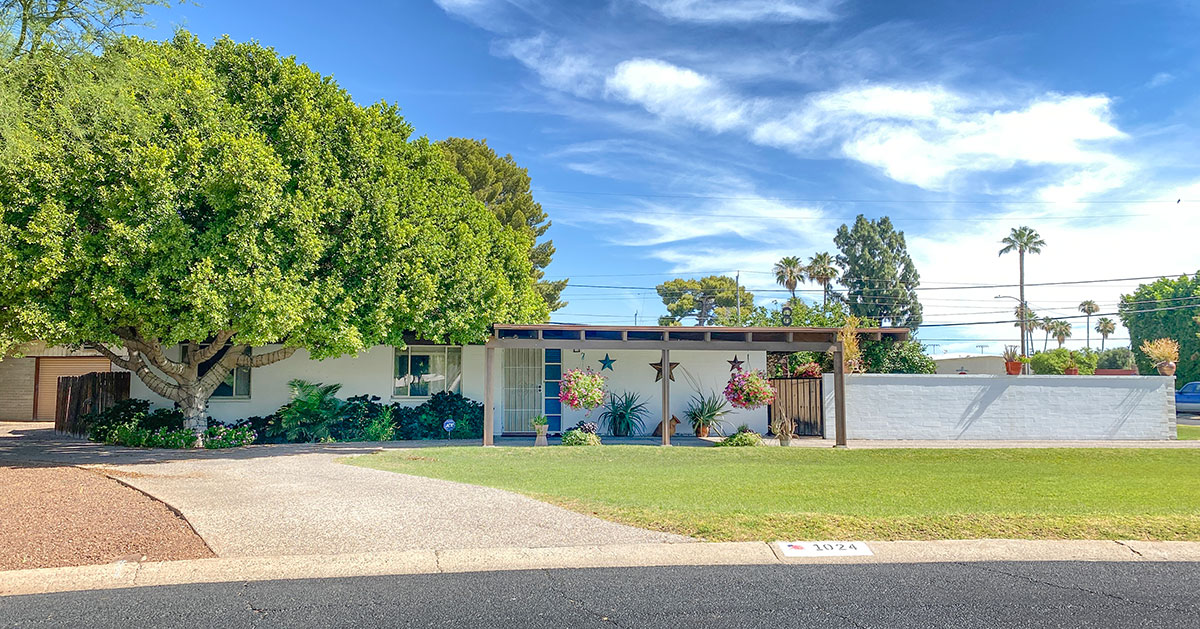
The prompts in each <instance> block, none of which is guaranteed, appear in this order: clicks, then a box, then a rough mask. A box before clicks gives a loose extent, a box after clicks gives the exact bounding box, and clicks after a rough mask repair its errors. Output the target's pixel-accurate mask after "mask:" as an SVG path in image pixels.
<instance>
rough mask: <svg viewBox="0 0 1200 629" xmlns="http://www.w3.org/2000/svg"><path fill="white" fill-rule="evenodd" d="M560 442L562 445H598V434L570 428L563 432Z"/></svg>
mask: <svg viewBox="0 0 1200 629" xmlns="http://www.w3.org/2000/svg"><path fill="white" fill-rule="evenodd" d="M562 444H563V445H564V446H598V445H600V435H597V434H596V433H594V432H584V431H582V430H576V429H574V428H572V429H570V430H568V431H566V432H564V433H563V435H562Z"/></svg>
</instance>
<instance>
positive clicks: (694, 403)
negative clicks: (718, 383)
mask: <svg viewBox="0 0 1200 629" xmlns="http://www.w3.org/2000/svg"><path fill="white" fill-rule="evenodd" d="M727 413H729V401H728V400H726V399H725V396H724V395H723V394H721V393H718V392H716V391H709V392H708V393H704V392H700V393H696V394H695V395H693V396H692V399H691V400H689V401H688V406H687V410H685V411H684V412H683V419H684V421H686V422H688V423H689V424H691V425H692V432H694V433H699V432H700V428H702V427H708V428H709V430H712V431H714V432H716V433H717V434H718V435H719V434H721V417H722V416H724V415H726V414H727Z"/></svg>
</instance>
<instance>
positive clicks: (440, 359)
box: [392, 345, 462, 397]
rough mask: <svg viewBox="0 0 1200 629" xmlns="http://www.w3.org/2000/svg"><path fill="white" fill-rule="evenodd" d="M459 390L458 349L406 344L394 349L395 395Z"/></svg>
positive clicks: (431, 393)
mask: <svg viewBox="0 0 1200 629" xmlns="http://www.w3.org/2000/svg"><path fill="white" fill-rule="evenodd" d="M443 391H445V392H447V393H461V392H462V348H459V347H438V346H428V345H427V346H409V347H406V348H404V349H397V350H396V361H395V380H394V383H393V389H392V395H394V396H396V397H429V396H431V395H433V394H435V393H442V392H443Z"/></svg>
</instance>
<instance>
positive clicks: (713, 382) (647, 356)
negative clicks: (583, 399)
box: [496, 350, 767, 435]
mask: <svg viewBox="0 0 1200 629" xmlns="http://www.w3.org/2000/svg"><path fill="white" fill-rule="evenodd" d="M605 354H608V356H609V357H610V358H613V359H615V360H616V362H615V363H613V368H612V370H608V369H605V370H603V371H600V359H601V358H604V355H605ZM737 356H738V358H740V359H741V360H743V361H745V365H744V366H743V368H745V369H765V368H766V366H767V353H766V352H740V353H738V354H737ZM733 357H734V354H733V352H716V351H700V350H672V351H671V362H673V363H679V366H677V367H676V368H675V381H674V382H672V383H671V414H673V415H675V416H676V417H678V418H679V420H680V424H679V426H677V427H676V428H675V431H676V434H684V435H690V434H692V427H691V426H690V425H688V424H687V422H686V420H684V418H683V413H684V411H685V410H687V407H688V402H689V400H690V399H691V398H692V396H694V395H696V393H697V390H698V388H699V389H701V390H703V391H704V392H705V393H707V392H708V391H716V392H717V394H718V395H720V394H721V393H722V392H723V391H724V390H725V383H727V382H728V381H729V369H730V366H729V363H728V362H727V361H729V360H731V359H732V358H733ZM562 360H563V372H564V373H565V372H566V371H567V370H568V369H584V368H587V367H590V368H591V369H592V370H593V371H595V372H597V373H601V374H602V375H604V377H605V378H606V380H607V382H608V384H607V390H608V391H609V392H612V393H616V394H617V395H620V394H621V393H624V392H625V391H634V392H636V393H637V394H638V395H640V396H641V401H643V402H645V403H646V406H647V408H648V410H649V416H648V417H647V419H646V421H645V428H646V431H645V432H646V434H650V433H651V432H653V431H654V428H655V427H656V426H657V425H658V422H659V421H660V420H661V419H662V382H655V381H654V376H655V371H654V368H653V367H651V366H650V363H652V362H653V363H656V362H659V361H660V360H662V354H661V352H659V351H657V350H621V351H608V352H605V351H596V350H586V351H579V352H573V351H571V350H564V351H563V353H562ZM601 411H602V409H595V410H593V411H592V412H591V414H590V416H589V415H588V414H587V413H586V412H585V411H582V410H579V411H573V410H570V409H566V408H564V409H563V419H562V427H563V429H564V430H565V429H567V428H570V427H572V426H574V425H575V424H576V423H578V422H580V421H585V420H586V421H594V422H597V423H599V416H600V412H601ZM723 422H724V426H723V431H724V433H725V434H729V433H731V432H732V431H734V430H736V429H737V427H738V425H740V424H747V425H748V426H750V428H751V429H753V430H756V431H758V432H766V430H767V409H766V407H763V408H759V409H755V410H745V409H735V408H733V407H730V412H729V414H727V415H725V416H724V418H723ZM496 432H497V434H499V432H500V428H499V426H497V431H496Z"/></svg>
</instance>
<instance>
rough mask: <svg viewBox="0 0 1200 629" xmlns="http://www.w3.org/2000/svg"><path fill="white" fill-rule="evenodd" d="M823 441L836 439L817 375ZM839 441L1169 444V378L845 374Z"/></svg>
mask: <svg viewBox="0 0 1200 629" xmlns="http://www.w3.org/2000/svg"><path fill="white" fill-rule="evenodd" d="M824 385H825V389H824V392H825V409H824V410H825V436H826V438H828V439H834V438H836V436H837V433H836V422H835V415H834V397H833V393H834V387H833V376H832V375H830V374H826V375H825V382H824ZM846 437H847V439H980V440H1025V439H1051V440H1064V441H1067V440H1085V439H1102V440H1120V439H1173V438H1175V385H1174V378H1166V377H1161V376H990V375H903V374H861V375H850V376H846Z"/></svg>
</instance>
